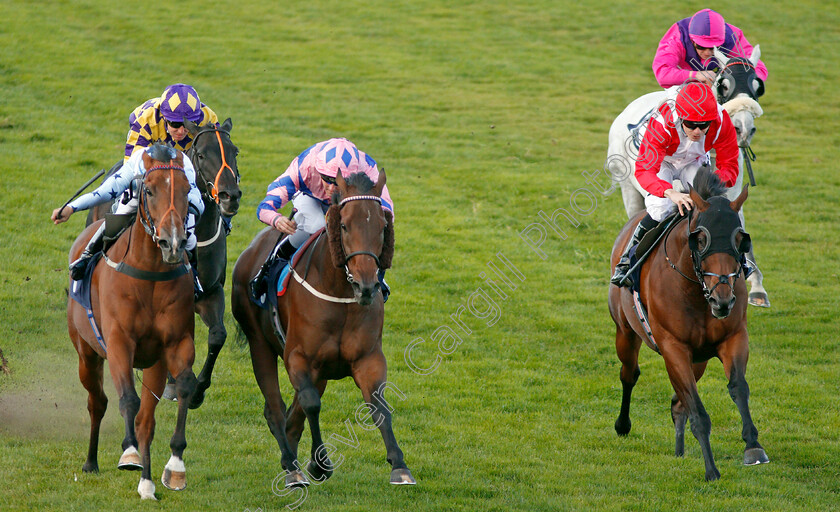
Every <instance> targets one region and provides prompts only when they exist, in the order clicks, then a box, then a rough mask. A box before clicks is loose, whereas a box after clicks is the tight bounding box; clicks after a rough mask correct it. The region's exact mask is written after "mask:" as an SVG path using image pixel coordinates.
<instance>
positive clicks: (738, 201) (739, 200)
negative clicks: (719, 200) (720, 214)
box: [729, 183, 750, 212]
mask: <svg viewBox="0 0 840 512" xmlns="http://www.w3.org/2000/svg"><path fill="white" fill-rule="evenodd" d="M749 191H750V185H749V183H747V184H746V185H745V186H744V190H742V191H741V194H740V195H738V197H736V198H735V200H734V201H732V202H730V203H729V206H730V207H731V208H732V209H733V210H735V211H736V212H739V211H741V207H742V206H744V201H746V200H747V196H748V195H749Z"/></svg>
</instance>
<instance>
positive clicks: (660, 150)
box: [635, 82, 739, 222]
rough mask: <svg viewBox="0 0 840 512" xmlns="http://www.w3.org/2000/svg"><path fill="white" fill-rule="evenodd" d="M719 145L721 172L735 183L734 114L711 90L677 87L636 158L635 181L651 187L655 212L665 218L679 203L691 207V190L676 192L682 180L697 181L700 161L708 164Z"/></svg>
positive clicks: (651, 212) (717, 158) (648, 201)
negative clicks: (731, 114) (710, 155)
mask: <svg viewBox="0 0 840 512" xmlns="http://www.w3.org/2000/svg"><path fill="white" fill-rule="evenodd" d="M713 148H714V149H715V152H716V156H715V164H716V167H717V169H716V171H715V172H716V173H717V175H718V177H720V179H721V181H723V183H724V184H725V185H726V186H727V187H731V186H733V185H734V184H735V180H736V179H737V178H738V172H739V170H738V141H737V136H736V133H735V128H734V126H733V125H732V121H730V119H729V114H727V113H726V111H725V110H723V108H722V107H721V106H720V105H718V104H717V101H716V100H715V95H714V93H713V92H712V89H711V88H710V87H709V86H707V85H705V84H701V83H698V82H692V83H689V84H687V85H685V86H684V87H682V88H680V89H679V90H677V88H674V89H673V90H672V91H671V94H670V95H669V101H666V102H665V103H664V104H663V105H661V106H660V107H659V109H658V111H657V112H655V113H654V115H653V116H651V119H650V121H648V124H647V127H646V130H645V134H644V138H643V140H642V143H641V146H640V148H639V158H638V159H637V160H636V171H635V176H636V180H637V181H638V182H639V185H641V187H642V188H644V189H645V190H646V191H647V192H648V194H649V195H648V196H647V197H646V198H645V207H646V209H647V212H648V214H649V215H650V217H651V218H652V219H653V220H655V221H657V222H658V221H661V220H662V219H663V218H664V217H666V216H667V215H668V214H669V213H671V212H672V211H673V210H674V208H675V207H679V209H680V211H683V207H684V206H685V207H688V208H689V209H690V207H691V206H693V205H692V204H691V200H690V198H689V197H688V194H685V193H684V192H681V191H674V189H673V186H672V183H673V181H674V180H677V179H678V180H680V182H681V183H682V184H684V185H685V186H686V187H687V186H688V185H689V184H691V183H693V181H694V175H695V174H696V173H697V170H698V169H699V168H700V166H701V165H704V164H709V163H710V159H709V151H710V150H711V149H713Z"/></svg>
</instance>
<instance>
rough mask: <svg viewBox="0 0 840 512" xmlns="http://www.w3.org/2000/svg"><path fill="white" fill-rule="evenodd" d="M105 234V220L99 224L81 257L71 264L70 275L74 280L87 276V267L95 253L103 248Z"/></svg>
mask: <svg viewBox="0 0 840 512" xmlns="http://www.w3.org/2000/svg"><path fill="white" fill-rule="evenodd" d="M103 234H105V223H104V222H103V223H102V224H101V225H100V226H99V229H97V230H96V233H94V234H93V238H91V239H90V241H89V242H88V244H87V247H85V250H84V251H83V252H82V255H81V256H79V259H77V260H76V261H74V262H73V263H71V264H70V277H71V278H73V280H74V281H79V280H80V279H82V278H84V277H85V269H87V266H88V263H89V262H90V259H91V258H92V257H93V255H94V254H96V253H98V252H99V251H101V250H102V246H103V241H102V235H103Z"/></svg>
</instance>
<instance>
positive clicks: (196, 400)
mask: <svg viewBox="0 0 840 512" xmlns="http://www.w3.org/2000/svg"><path fill="white" fill-rule="evenodd" d="M203 403H204V391H200V390H196V391H195V394H193V396H192V398H190V404H189V408H190V409H198V408H199V407H201V404H203Z"/></svg>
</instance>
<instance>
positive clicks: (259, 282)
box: [251, 237, 297, 297]
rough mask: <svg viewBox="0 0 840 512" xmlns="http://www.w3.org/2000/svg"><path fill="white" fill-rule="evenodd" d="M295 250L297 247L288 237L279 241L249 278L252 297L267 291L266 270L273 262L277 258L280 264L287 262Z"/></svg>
mask: <svg viewBox="0 0 840 512" xmlns="http://www.w3.org/2000/svg"><path fill="white" fill-rule="evenodd" d="M296 250H297V247H295V246H293V245H292V243H291V242H290V241H289V238H288V237H286V238H285V239H283V241H282V242H280V245H279V247H277V249H276V250H275V251H273V252H272V254H270V255H269V256H268V259H267V260H265V263H263V266H262V267H261V268H260V271H259V272H257V275H256V276H254V278H253V279H251V293H252V294H254V297H261V296H262V295H263V294H265V292H266V291H268V283H266V280H265V278H266V277H267V276H268V271H269V269H270V268H271V267H272V266H274V263H275V262H276V261H278V260H279V261H280V263H281V264H286V263H288V262H289V260H290V259H292V255H293V254H294V253H295V251H296Z"/></svg>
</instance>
